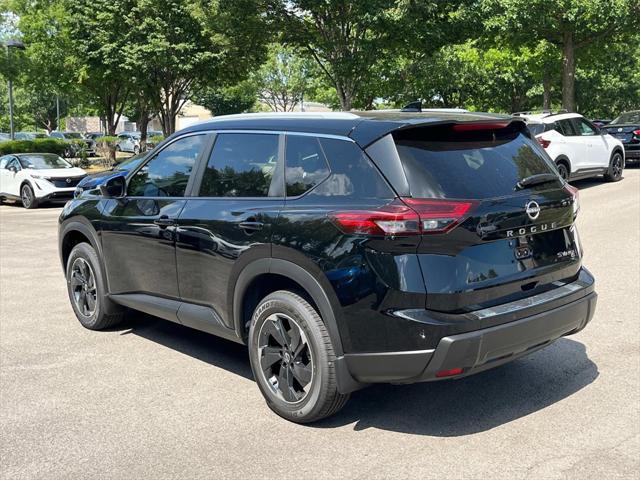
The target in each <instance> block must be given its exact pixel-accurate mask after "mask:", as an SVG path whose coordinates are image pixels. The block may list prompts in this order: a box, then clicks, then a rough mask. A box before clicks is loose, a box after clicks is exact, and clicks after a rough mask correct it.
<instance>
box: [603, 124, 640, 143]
mask: <svg viewBox="0 0 640 480" xmlns="http://www.w3.org/2000/svg"><path fill="white" fill-rule="evenodd" d="M602 129H603V130H604V131H605V132H607V133H608V134H609V135H611V136H613V137H615V138H617V139H618V140H620V141H621V142H622V143H640V135H634V132H636V131H638V130H640V125H606V126H604V127H602Z"/></svg>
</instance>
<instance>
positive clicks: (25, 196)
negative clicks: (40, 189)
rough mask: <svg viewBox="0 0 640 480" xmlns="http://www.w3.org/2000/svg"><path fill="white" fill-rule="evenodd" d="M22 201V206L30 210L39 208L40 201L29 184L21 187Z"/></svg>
mask: <svg viewBox="0 0 640 480" xmlns="http://www.w3.org/2000/svg"><path fill="white" fill-rule="evenodd" d="M20 201H21V202H22V206H23V207H24V208H27V209H29V210H32V209H34V208H38V199H37V198H36V195H35V193H33V188H31V185H29V184H28V183H25V184H24V185H22V187H20Z"/></svg>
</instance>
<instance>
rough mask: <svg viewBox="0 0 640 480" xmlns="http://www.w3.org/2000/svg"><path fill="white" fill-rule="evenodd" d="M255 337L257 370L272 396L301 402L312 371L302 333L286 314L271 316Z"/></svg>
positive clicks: (311, 361) (308, 351)
mask: <svg viewBox="0 0 640 480" xmlns="http://www.w3.org/2000/svg"><path fill="white" fill-rule="evenodd" d="M258 338H259V344H258V349H259V359H260V371H261V373H262V375H264V378H265V380H266V383H267V385H268V386H269V388H270V389H271V391H272V393H273V394H274V395H275V396H276V397H278V398H279V399H281V400H283V401H285V402H287V403H298V402H300V401H302V400H304V399H305V398H306V396H307V394H308V393H309V391H310V390H311V384H312V379H313V370H314V367H313V355H312V353H311V347H310V346H309V342H308V341H307V337H306V335H305V333H304V331H303V330H302V329H301V328H300V326H299V325H298V324H297V323H296V322H295V320H293V319H292V318H291V317H289V316H288V315H285V314H282V313H274V314H272V315H270V316H269V317H267V319H266V320H265V322H264V323H263V324H262V327H261V328H260V333H259V336H258Z"/></svg>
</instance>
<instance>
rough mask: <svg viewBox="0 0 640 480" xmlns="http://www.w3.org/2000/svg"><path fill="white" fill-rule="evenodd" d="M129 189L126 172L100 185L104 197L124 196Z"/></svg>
mask: <svg viewBox="0 0 640 480" xmlns="http://www.w3.org/2000/svg"><path fill="white" fill-rule="evenodd" d="M126 190H127V181H126V179H125V176H124V174H121V175H118V176H116V177H111V178H110V179H109V180H107V181H106V182H104V183H103V184H102V185H100V193H101V194H102V196H103V197H104V198H122V197H124V195H125V192H126Z"/></svg>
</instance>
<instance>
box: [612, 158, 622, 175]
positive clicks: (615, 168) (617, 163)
mask: <svg viewBox="0 0 640 480" xmlns="http://www.w3.org/2000/svg"><path fill="white" fill-rule="evenodd" d="M611 172H612V174H613V175H612V177H613V178H620V177H621V176H622V156H621V155H620V154H619V153H616V154H615V155H614V156H613V160H612V161H611Z"/></svg>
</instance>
